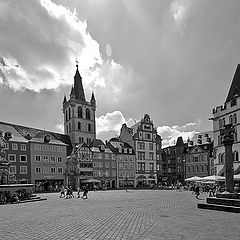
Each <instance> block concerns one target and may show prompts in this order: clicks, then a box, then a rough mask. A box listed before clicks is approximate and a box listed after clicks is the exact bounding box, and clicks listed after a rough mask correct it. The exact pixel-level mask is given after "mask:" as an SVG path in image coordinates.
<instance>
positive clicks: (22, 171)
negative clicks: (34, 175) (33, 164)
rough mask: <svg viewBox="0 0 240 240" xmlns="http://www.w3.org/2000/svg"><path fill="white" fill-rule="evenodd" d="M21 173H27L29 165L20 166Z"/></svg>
mask: <svg viewBox="0 0 240 240" xmlns="http://www.w3.org/2000/svg"><path fill="white" fill-rule="evenodd" d="M20 174H27V166H20Z"/></svg>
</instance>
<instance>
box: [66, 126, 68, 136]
mask: <svg viewBox="0 0 240 240" xmlns="http://www.w3.org/2000/svg"><path fill="white" fill-rule="evenodd" d="M66 131H67V134H68V125H67V126H66Z"/></svg>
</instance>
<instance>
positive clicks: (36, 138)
mask: <svg viewBox="0 0 240 240" xmlns="http://www.w3.org/2000/svg"><path fill="white" fill-rule="evenodd" d="M0 130H2V131H4V132H7V131H9V132H12V134H13V138H12V139H11V140H12V141H16V139H18V141H22V142H28V141H31V142H43V141H44V137H45V136H46V135H49V136H50V144H51V143H53V144H61V145H67V146H68V147H67V155H69V154H70V153H71V151H72V144H71V140H70V138H69V136H68V135H65V134H61V133H55V132H50V131H45V130H42V129H38V128H31V127H26V126H21V125H17V124H12V123H6V122H0Z"/></svg>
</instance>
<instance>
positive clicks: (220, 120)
mask: <svg viewBox="0 0 240 240" xmlns="http://www.w3.org/2000/svg"><path fill="white" fill-rule="evenodd" d="M218 124H219V128H222V119H219V121H218Z"/></svg>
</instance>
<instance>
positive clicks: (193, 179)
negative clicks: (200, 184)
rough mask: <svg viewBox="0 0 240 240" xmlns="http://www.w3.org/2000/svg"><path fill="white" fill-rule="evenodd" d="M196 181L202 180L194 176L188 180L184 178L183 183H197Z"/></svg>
mask: <svg viewBox="0 0 240 240" xmlns="http://www.w3.org/2000/svg"><path fill="white" fill-rule="evenodd" d="M198 180H202V178H200V177H198V176H194V177H190V178H186V179H185V181H186V182H191V181H193V182H195V181H198Z"/></svg>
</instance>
